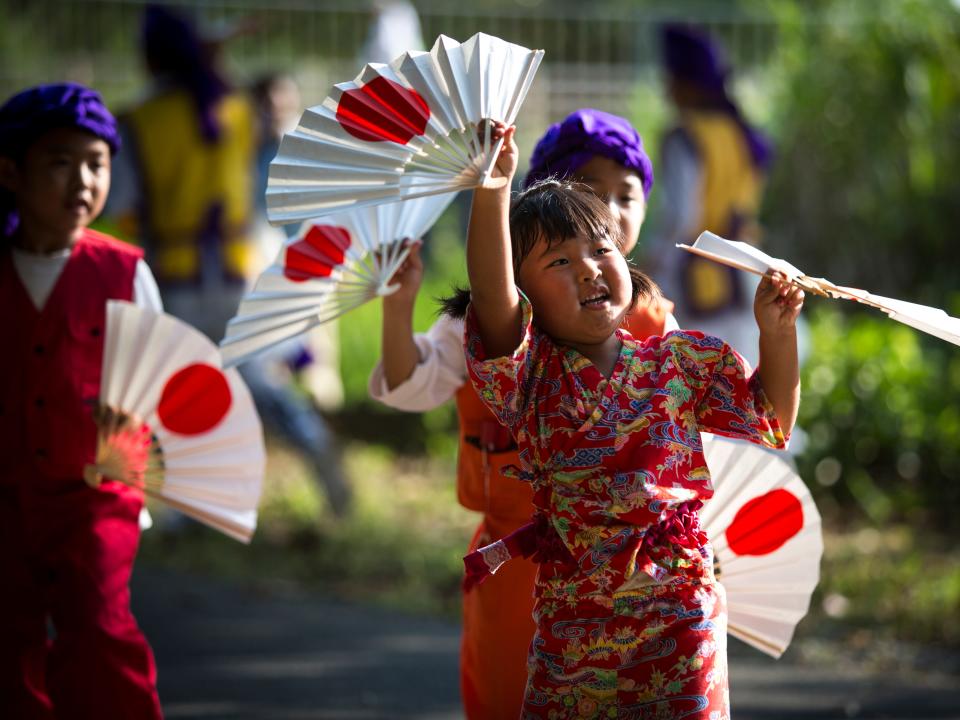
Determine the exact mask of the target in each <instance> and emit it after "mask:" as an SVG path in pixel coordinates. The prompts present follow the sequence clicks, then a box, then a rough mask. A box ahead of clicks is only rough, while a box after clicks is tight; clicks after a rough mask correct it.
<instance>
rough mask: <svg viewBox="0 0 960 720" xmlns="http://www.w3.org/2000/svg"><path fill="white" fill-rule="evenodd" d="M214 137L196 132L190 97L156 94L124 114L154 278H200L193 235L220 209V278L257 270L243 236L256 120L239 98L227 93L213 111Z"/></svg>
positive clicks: (250, 206) (197, 247) (197, 240)
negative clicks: (139, 180) (135, 157)
mask: <svg viewBox="0 0 960 720" xmlns="http://www.w3.org/2000/svg"><path fill="white" fill-rule="evenodd" d="M216 117H217V121H218V122H219V124H220V128H221V136H220V138H219V139H218V140H217V141H215V142H207V141H206V140H205V139H204V138H203V136H202V135H201V130H200V124H199V122H198V119H197V111H196V108H195V105H194V101H193V99H192V98H191V96H190V95H189V94H188V93H186V92H184V91H180V90H173V91H170V92H165V93H162V94H160V95H157V96H155V97H153V98H151V99H149V100H147V101H146V102H145V103H143V104H141V105H139V106H138V107H136V108H135V109H133V110H132V111H130V112H129V113H128V115H127V116H126V118H127V121H128V124H129V126H130V128H131V130H132V132H133V136H134V145H135V151H136V152H137V154H138V160H139V170H140V173H141V177H142V185H143V192H144V212H143V218H142V219H143V220H144V221H145V225H146V227H145V228H143V232H142V235H143V237H144V239H145V241H146V245H147V247H148V249H149V251H150V256H151V268H152V269H153V271H154V273H155V274H156V275H157V279H158V280H159V281H160V282H161V283H163V282H164V281H174V282H176V281H185V280H192V279H196V278H198V277H199V274H200V261H201V247H200V240H201V238H200V235H201V234H202V233H204V232H205V231H209V230H210V228H208V227H206V226H207V225H208V224H209V223H210V218H211V213H212V211H213V210H214V208H216V207H217V206H219V208H220V210H219V222H218V227H217V228H216V231H217V232H216V234H217V235H218V237H217V238H216V240H217V242H218V245H219V247H218V251H219V252H218V254H219V257H220V260H221V262H222V270H223V272H224V274H225V275H226V276H227V277H233V278H238V279H242V278H247V277H250V276H251V275H252V274H253V273H254V272H255V270H256V265H255V263H256V255H255V249H254V245H253V240H252V238H251V237H250V235H249V232H250V223H251V216H252V213H253V197H252V195H253V189H252V188H253V174H254V172H255V170H254V163H255V159H254V153H255V151H256V147H255V140H256V117H255V115H254V111H253V108H252V106H251V105H250V103H249V101H248V100H247V98H246V97H244V96H243V95H240V94H232V95H228V96H226V97H225V98H223V99H222V100H221V101H220V103H219V106H218V107H217V108H216Z"/></svg>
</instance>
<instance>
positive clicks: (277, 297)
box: [220, 193, 455, 367]
mask: <svg viewBox="0 0 960 720" xmlns="http://www.w3.org/2000/svg"><path fill="white" fill-rule="evenodd" d="M454 197H455V194H454V193H444V194H442V195H431V196H429V197H423V198H418V199H416V200H410V201H405V202H401V201H397V202H392V203H388V204H385V205H377V206H375V207H360V208H354V209H353V210H350V211H347V212H343V213H338V214H335V215H329V216H326V217H324V218H323V219H322V221H321V220H318V221H316V222H314V223H307V224H304V226H303V228H302V229H301V232H300V234H299V235H298V236H297V237H296V238H294V239H292V240H290V241H289V242H287V243H285V244H284V247H283V248H281V250H280V252H279V254H278V255H277V258H276V260H275V261H274V262H273V264H272V265H271V266H270V267H269V268H267V269H266V270H265V271H264V272H263V273H262V274H261V275H260V277H259V278H257V282H256V284H255V285H254V287H253V290H252V291H251V292H249V293H247V294H246V295H245V296H244V298H243V301H242V302H241V303H240V307H239V308H238V309H237V314H236V316H235V317H234V318H233V319H231V320H230V322H229V323H227V330H226V335H225V336H224V338H223V340H221V341H220V349H221V353H222V355H223V362H224V367H232V366H234V365H238V364H240V363H242V362H245V361H246V360H248V359H250V358H251V357H253V356H254V355H256V354H257V353H259V352H262V351H264V350H266V349H268V348H270V347H273V346H275V345H277V344H279V343H281V342H284V341H285V340H287V339H289V338H291V337H293V336H295V335H299V334H300V333H303V332H306V331H308V330H309V329H310V328H312V327H314V326H315V325H319V324H320V323H323V322H327V321H329V320H332V319H334V318H337V317H339V316H340V315H342V314H343V313H345V312H347V311H348V310H351V309H353V308H355V307H358V306H360V305H362V304H363V303H365V302H367V301H368V300H371V299H372V298H375V297H377V296H378V295H388V294H390V293H391V292H393V291H394V290H395V289H396V287H395V286H393V285H390V284H389V281H390V278H391V277H393V275H394V273H395V272H396V271H397V268H399V267H400V265H401V264H402V263H403V261H404V260H405V259H406V258H407V255H408V254H409V247H408V246H407V245H405V244H404V240H405V239H408V238H420V237H422V236H423V235H424V234H425V233H426V232H427V230H429V229H430V227H431V226H432V225H433V224H434V223H435V222H436V221H437V218H439V217H440V215H441V214H442V213H443V211H444V210H445V209H446V208H447V206H448V205H449V204H450V202H451V201H452V200H453V198H454Z"/></svg>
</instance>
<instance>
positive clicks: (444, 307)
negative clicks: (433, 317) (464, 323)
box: [436, 285, 470, 320]
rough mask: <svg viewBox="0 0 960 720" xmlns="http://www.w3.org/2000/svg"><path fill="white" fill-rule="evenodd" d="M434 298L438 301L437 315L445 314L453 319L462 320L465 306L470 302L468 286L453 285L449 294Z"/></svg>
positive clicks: (465, 314)
mask: <svg viewBox="0 0 960 720" xmlns="http://www.w3.org/2000/svg"><path fill="white" fill-rule="evenodd" d="M436 300H437V302H438V303H440V310H439V311H438V312H437V314H438V315H446V316H447V317H451V318H453V319H454V320H463V319H464V318H465V317H466V316H467V306H468V305H469V304H470V288H468V287H458V286H456V285H454V286H453V288H452V293H451V294H450V295H448V296H447V297H438V298H436Z"/></svg>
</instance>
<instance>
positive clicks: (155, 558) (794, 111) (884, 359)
mask: <svg viewBox="0 0 960 720" xmlns="http://www.w3.org/2000/svg"><path fill="white" fill-rule="evenodd" d="M168 4H170V5H178V6H183V7H186V8H188V9H190V10H191V11H193V12H195V13H196V16H197V17H198V18H199V19H200V20H202V22H203V23H204V26H205V27H207V28H208V29H210V30H211V31H213V32H215V31H216V29H217V28H229V27H232V26H233V25H235V24H236V23H239V22H241V21H243V22H248V23H249V24H250V26H251V30H250V31H249V32H247V33H245V34H242V35H241V36H239V37H237V38H235V39H233V40H231V41H230V42H229V44H228V45H227V48H226V50H227V59H228V67H229V70H230V75H231V77H232V79H233V82H234V83H235V84H237V85H238V86H242V85H245V84H247V83H249V82H251V81H252V80H253V79H254V78H256V77H258V76H259V75H260V74H262V73H264V72H266V71H277V70H280V71H289V72H291V73H292V74H293V75H294V76H295V78H296V79H297V81H298V83H299V84H300V87H301V91H302V95H303V98H304V102H305V103H306V104H314V103H319V102H320V101H322V99H323V98H324V97H325V95H326V94H327V92H328V91H329V89H330V87H331V86H332V84H333V83H335V82H340V81H344V80H349V79H352V78H353V77H354V76H355V75H356V74H357V72H358V71H359V69H360V66H361V59H360V50H361V47H362V44H363V42H364V39H365V34H366V32H367V27H368V25H369V22H370V14H371V10H370V7H369V6H368V5H367V4H366V3H365V2H363V1H362V0H355V1H353V2H344V1H339V0H338V1H328V2H315V1H308V0H302V1H300V0H259V1H258V0H229V1H224V2H189V3H188V2H183V3H178V2H170V3H168ZM414 5H415V6H416V9H417V10H418V12H419V15H420V21H421V25H422V32H423V36H424V38H425V40H426V42H427V44H428V45H429V44H431V43H432V41H433V39H434V38H435V37H436V36H437V35H438V34H440V33H444V34H447V35H450V36H452V37H454V38H456V39H459V40H464V39H466V38H467V37H469V36H470V35H472V34H473V33H475V32H477V31H483V32H487V33H490V34H494V35H498V36H500V37H502V38H505V39H507V40H510V41H513V42H517V43H520V44H523V45H526V46H528V47H540V48H544V49H545V50H546V56H545V59H544V62H543V65H542V67H541V69H540V71H539V74H538V76H537V79H536V81H535V83H534V86H533V89H532V91H531V93H530V95H529V97H528V99H527V101H526V103H525V105H524V107H523V111H522V113H521V115H520V119H519V122H518V126H519V128H520V130H519V133H520V146H521V154H522V155H523V156H528V155H529V152H530V150H531V149H532V144H533V142H534V141H535V139H536V138H537V137H538V136H539V135H540V134H541V133H542V132H543V130H544V129H545V128H546V127H547V125H548V124H549V123H551V122H556V121H558V120H559V119H561V118H562V117H563V116H564V115H566V114H567V113H568V112H570V111H571V110H573V109H575V108H578V107H584V106H589V107H597V108H602V109H605V110H608V111H610V112H614V113H618V114H622V115H625V116H626V117H628V118H629V119H631V120H632V121H633V122H634V124H635V125H636V127H637V128H638V129H639V130H640V131H641V133H642V135H643V137H644V138H645V140H646V143H647V145H648V146H649V148H650V149H651V151H654V150H655V148H656V147H657V144H658V139H659V135H660V133H661V131H662V130H663V129H664V127H665V123H666V122H667V120H668V111H667V105H666V102H665V100H664V95H663V87H662V82H661V77H660V74H659V70H658V63H657V47H656V29H657V27H658V25H659V24H660V23H662V22H663V21H665V20H677V19H680V20H684V21H688V22H693V23H698V24H701V25H702V26H704V27H705V28H706V29H708V30H709V31H710V32H711V33H713V34H714V36H715V37H716V38H718V39H719V40H720V41H721V42H722V43H723V45H724V46H725V48H726V50H727V54H728V57H729V58H730V60H731V62H732V65H733V66H734V68H735V76H734V77H735V82H734V88H735V91H736V94H737V95H738V97H739V98H740V100H741V102H742V104H743V107H744V110H745V113H746V114H747V116H748V117H749V118H750V119H751V120H752V121H753V122H755V123H756V124H758V125H759V126H761V127H762V128H763V129H764V130H765V131H767V132H768V133H769V135H770V136H771V137H772V138H773V139H774V142H775V145H776V159H775V163H774V167H773V171H772V175H771V178H770V182H769V186H768V190H767V193H766V198H765V201H764V208H763V214H762V220H763V225H764V241H765V249H766V250H767V251H768V252H770V253H771V254H773V255H775V256H778V257H783V258H785V259H788V260H789V261H790V262H792V263H793V264H794V265H797V266H798V267H801V268H803V269H804V270H805V271H806V272H807V273H808V274H810V275H813V276H824V277H828V278H830V279H831V280H833V281H835V282H837V283H838V284H842V285H851V286H855V287H864V288H868V289H870V290H871V291H874V292H877V293H879V294H883V295H889V296H893V297H897V298H900V299H904V300H911V301H915V302H920V303H924V304H929V305H933V306H936V307H942V308H944V309H945V310H947V311H948V312H949V313H951V314H953V315H960V264H958V262H957V260H956V258H957V256H958V255H957V247H956V246H957V243H958V239H957V228H958V227H960V11H958V9H957V3H949V2H940V1H938V0H929V1H923V0H875V1H872V2H854V1H846V2H842V1H840V0H836V1H831V0H816V1H814V0H811V1H807V2H800V1H799V0H798V1H797V2H789V1H787V0H784V1H781V2H775V1H772V0H771V1H770V2H761V1H759V0H757V1H754V2H749V1H747V0H743V1H741V2H735V1H732V0H731V1H729V2H722V1H720V0H715V1H712V2H681V1H680V0H672V1H671V2H654V1H652V0H651V1H649V2H641V1H629V0H621V1H619V2H617V1H613V0H607V1H602V0H592V1H591V2H582V1H581V2H560V1H558V0H552V1H551V0H485V2H483V3H465V2H440V1H428V0H418V1H416V2H414ZM144 6H145V3H144V2H141V1H140V0H86V1H81V0H74V1H72V2H63V1H62V2H54V1H51V0H3V3H2V5H0V95H2V96H3V97H7V96H9V95H10V94H12V93H13V92H15V91H16V90H18V89H20V88H23V87H25V86H27V85H30V84H35V83H39V82H49V81H54V80H64V79H69V80H75V81H79V82H82V83H85V84H87V85H90V86H93V87H95V88H96V89H98V90H100V91H101V92H102V93H103V95H104V96H105V98H106V100H107V101H108V103H109V104H110V105H111V107H112V108H113V109H114V110H116V111H122V110H123V108H124V107H125V106H126V105H128V104H130V103H132V102H134V101H135V100H136V99H137V98H138V97H139V96H140V94H141V93H142V92H143V89H144V87H145V82H146V78H145V72H144V69H143V68H142V67H141V65H140V62H139V60H138V57H139V55H138V51H137V43H138V33H139V25H140V18H141V14H142V12H143V9H144ZM654 162H655V163H656V158H655V157H654ZM521 172H522V168H521ZM654 193H656V188H655V189H654ZM462 212H463V210H462V207H460V206H459V205H457V204H455V205H454V206H452V207H451V208H450V210H449V211H448V213H447V214H446V215H445V216H444V217H443V218H442V219H441V221H440V223H439V224H438V226H437V227H436V229H435V230H434V232H433V233H432V235H431V237H430V238H429V239H428V244H429V246H430V247H429V266H428V277H427V280H426V283H425V287H424V290H423V291H422V293H421V301H420V302H419V304H418V307H417V326H418V328H419V329H426V328H427V327H428V326H429V324H430V323H431V322H432V320H433V317H434V314H435V312H436V305H435V303H433V302H432V298H434V297H436V296H438V295H442V294H443V293H445V292H446V291H447V289H448V288H449V287H450V286H451V284H452V283H455V282H458V281H462V280H463V279H464V278H465V266H464V259H463V253H462V250H463V245H462V237H463V236H462V229H461V223H462V220H463V218H462ZM643 247H644V238H643V236H642V238H641V246H640V252H641V254H642V252H643ZM805 312H806V313H807V316H808V319H809V322H810V326H811V331H812V349H811V353H810V355H809V358H808V360H807V362H806V364H805V366H804V368H803V375H804V379H803V403H802V407H801V416H800V422H799V425H800V427H801V428H803V430H804V431H805V433H806V436H807V441H806V444H805V448H804V450H803V452H802V453H801V454H800V455H799V456H798V458H797V460H798V464H799V467H800V470H801V474H802V476H803V478H804V480H805V481H806V482H807V484H808V486H809V487H810V488H811V490H812V492H813V493H814V495H815V497H816V499H817V503H818V505H819V507H820V510H821V512H822V514H823V516H824V522H825V533H826V541H827V546H826V554H825V558H824V563H823V568H822V581H821V584H820V589H819V591H818V592H817V594H816V596H815V598H814V605H813V608H812V610H811V615H810V616H809V617H808V618H807V619H806V620H804V621H803V623H802V624H801V625H800V628H799V630H798V635H797V642H796V644H795V649H794V650H792V651H791V652H796V653H800V654H806V656H808V657H811V658H817V657H819V654H822V653H825V652H831V653H833V652H836V651H837V648H838V647H840V648H842V649H843V650H844V651H846V652H849V653H851V654H853V655H854V656H856V657H858V658H861V659H864V660H865V661H866V659H869V661H870V662H872V663H876V664H878V665H881V666H890V667H898V666H907V665H910V664H915V663H917V662H922V661H928V662H936V663H941V664H942V663H944V662H947V663H950V662H952V663H957V662H958V661H957V656H958V652H957V649H958V648H960V622H957V620H960V543H958V539H960V530H958V527H960V524H958V523H957V521H956V518H957V515H958V512H960V349H958V348H957V347H955V346H952V345H948V344H946V343H943V342H941V341H938V340H936V339H934V338H930V337H927V336H923V335H920V334H918V333H916V332H914V331H912V330H911V329H909V328H906V327H904V326H901V325H898V324H896V323H893V322H891V321H889V320H887V319H886V318H885V317H883V316H881V315H880V314H879V313H874V312H871V311H870V310H868V309H863V308H857V307H853V308H847V307H841V306H840V305H839V304H838V303H836V302H834V301H829V300H821V299H819V298H811V299H810V300H809V301H808V303H807V308H806V310H805ZM339 340H340V358H341V360H340V369H341V374H342V381H343V387H344V398H343V402H342V404H340V405H339V406H337V407H332V408H328V409H327V410H326V412H327V413H328V416H329V418H330V420H331V422H332V424H333V426H334V427H335V428H336V429H337V431H338V433H339V438H340V442H341V445H342V451H343V455H344V458H345V463H346V467H347V470H348V472H349V474H350V477H351V481H352V483H353V485H354V487H355V491H356V494H357V503H356V505H355V507H354V510H353V512H352V514H351V515H350V516H349V517H347V518H345V519H342V520H339V521H335V520H334V518H333V517H332V516H331V514H330V513H329V512H328V510H327V508H326V507H325V504H324V503H325V501H324V499H323V496H322V494H320V493H318V492H317V490H316V488H315V486H314V485H313V483H312V482H311V481H310V479H309V472H308V470H307V468H306V466H305V465H304V463H303V461H302V460H301V459H300V458H299V457H298V456H297V454H296V453H295V452H294V451H293V450H291V449H290V448H288V447H286V446H285V445H284V444H283V443H282V442H281V441H279V440H277V439H272V440H271V441H270V449H271V456H270V464H269V477H268V484H267V491H266V499H265V501H264V505H263V508H262V516H261V524H260V528H259V530H258V534H257V537H256V539H255V540H254V543H253V545H252V546H251V547H250V548H243V547H240V546H237V545H235V544H233V543H231V542H230V541H229V540H224V539H221V538H219V537H217V536H215V535H214V534H213V533H212V532H211V531H208V530H206V529H202V528H197V529H196V531H195V532H194V531H192V530H191V531H190V532H189V533H188V535H187V536H184V535H182V534H178V535H176V536H175V537H173V536H172V535H171V534H169V533H166V532H165V531H164V517H163V515H164V513H163V511H162V510H161V509H156V511H157V515H158V516H159V519H158V523H157V525H158V527H157V528H155V529H154V530H152V531H149V532H147V533H146V535H145V537H144V548H143V556H142V558H141V562H144V563H155V564H164V565H173V566H176V567H188V568H192V569H199V570H201V571H203V572H209V573H217V574H222V575H226V576H230V577H233V578H249V577H253V576H255V577H257V578H259V579H263V578H277V579H282V580H283V581H287V582H290V581H292V582H297V583H303V584H306V585H308V586H310V587H321V588H323V589H324V590H326V591H329V592H335V593H338V594H340V595H342V596H345V597H349V598H356V599H361V600H363V601H365V602H371V601H372V602H381V603H389V604H394V605H398V606H402V607H405V608H410V609H414V610H417V611H423V612H429V613H442V614H446V615H448V616H450V617H455V616H456V615H457V612H458V607H459V581H460V573H461V563H460V556H461V555H462V552H463V549H464V548H465V547H466V544H467V541H468V539H469V536H470V533H471V532H472V529H473V526H474V524H475V522H476V519H475V518H474V517H473V516H471V514H470V513H468V512H467V511H465V510H462V509H460V508H459V507H458V505H457V504H456V499H455V496H454V458H455V451H456V442H455V421H456V420H455V415H454V411H453V408H452V407H447V408H442V409H440V410H436V411H433V412H430V413H427V414H426V415H424V416H416V415H400V414H397V413H393V412H390V411H388V410H386V409H384V408H382V407H380V406H378V405H375V404H373V403H372V401H370V400H369V398H368V396H367V390H366V383H367V377H368V374H369V371H370V369H371V368H372V366H373V364H374V363H375V361H376V359H377V358H378V356H379V306H378V304H377V303H371V304H369V305H367V306H365V307H363V308H361V309H360V310H358V311H356V312H353V313H351V315H350V316H349V317H348V318H347V320H346V321H343V322H341V323H340V324H339ZM908 641H909V642H908ZM924 646H925V649H924V650H923V651H921V649H920V648H924ZM825 648H826V649H825ZM930 648H936V649H937V650H938V653H935V654H934V655H932V656H930V655H929V649H930ZM929 657H934V658H936V659H935V660H929ZM925 659H926V660H925Z"/></svg>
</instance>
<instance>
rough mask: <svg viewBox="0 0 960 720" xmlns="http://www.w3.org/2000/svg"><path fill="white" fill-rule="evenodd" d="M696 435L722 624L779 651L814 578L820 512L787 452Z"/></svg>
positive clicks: (761, 647) (768, 649)
mask: <svg viewBox="0 0 960 720" xmlns="http://www.w3.org/2000/svg"><path fill="white" fill-rule="evenodd" d="M700 436H701V438H702V441H703V453H704V456H705V457H706V460H707V467H708V468H709V470H710V476H711V479H712V481H713V487H714V495H713V497H712V498H711V499H710V500H708V501H707V503H706V504H705V505H704V507H703V509H702V510H701V511H700V521H701V524H702V526H703V528H704V530H705V531H706V533H707V535H708V536H709V538H710V542H711V544H712V545H713V550H714V554H715V561H716V565H717V569H718V575H719V577H718V579H719V580H720V582H721V583H722V584H723V586H724V588H725V589H726V591H727V608H728V613H729V625H728V630H729V632H730V634H731V635H733V636H735V637H738V638H740V639H741V640H743V641H744V642H746V643H748V644H750V645H753V646H754V647H756V648H758V649H759V650H762V651H763V652H765V653H767V654H768V655H772V656H773V657H780V655H782V654H783V652H784V650H786V649H787V646H788V645H789V644H790V640H791V639H792V638H793V632H794V629H795V628H796V625H797V623H799V622H800V620H801V619H802V618H803V616H804V615H806V613H807V610H808V609H809V607H810V596H811V595H812V593H813V591H814V589H815V588H816V586H817V583H818V582H819V580H820V558H821V556H822V555H823V534H822V532H821V528H820V513H819V512H818V511H817V507H816V505H815V504H814V502H813V498H812V497H811V495H810V491H809V490H807V487H806V485H804V483H803V480H802V479H801V478H800V476H799V475H798V474H797V472H796V470H795V469H794V466H793V461H792V460H791V458H790V456H789V455H788V454H787V453H786V452H784V451H778V450H771V449H769V448H765V447H760V446H758V445H754V444H753V443H750V442H747V441H745V440H735V439H732V438H728V437H723V436H720V435H713V434H710V433H701V434H700Z"/></svg>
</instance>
